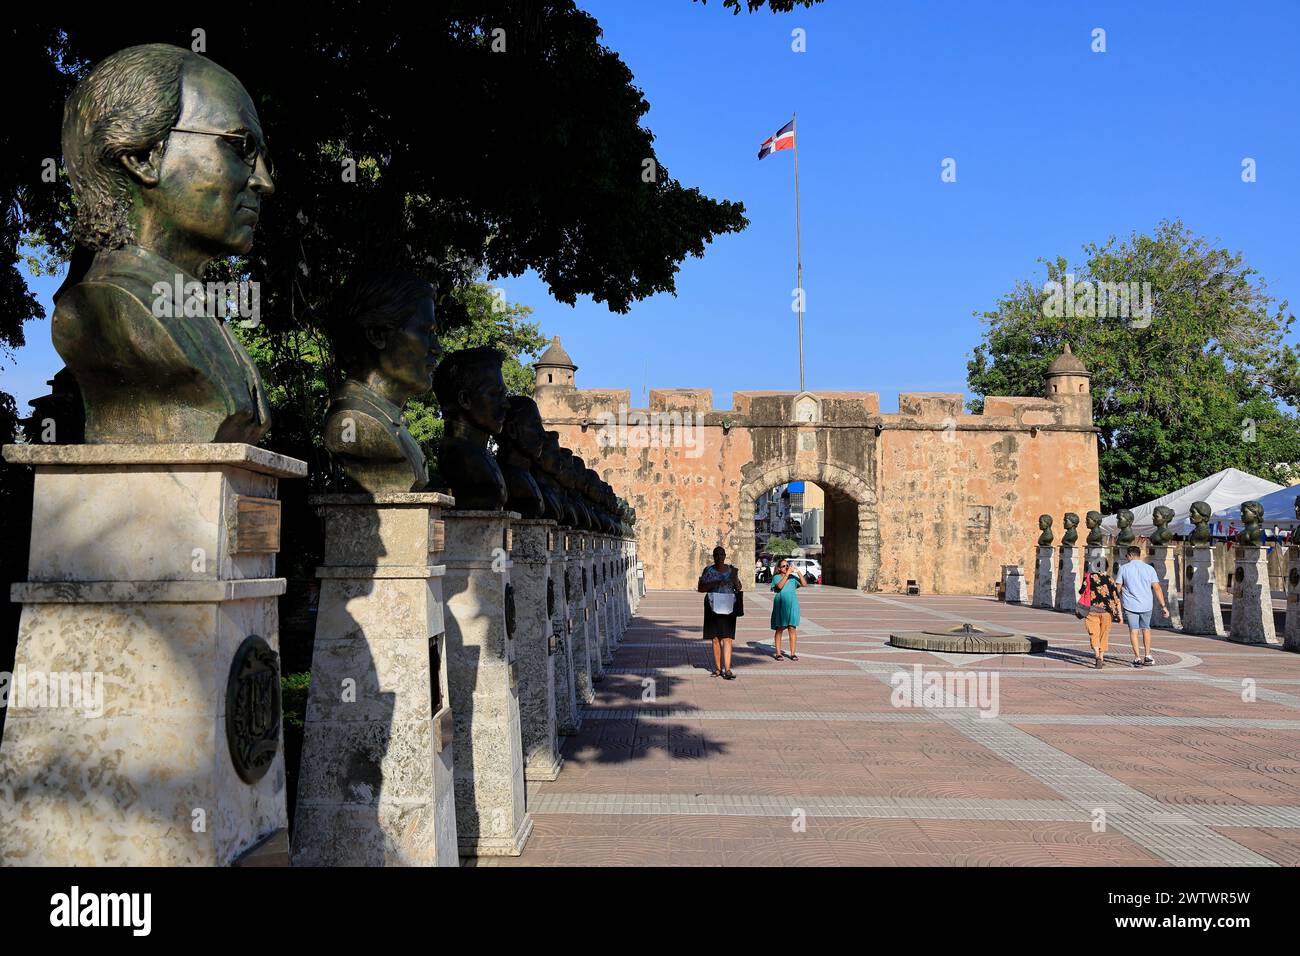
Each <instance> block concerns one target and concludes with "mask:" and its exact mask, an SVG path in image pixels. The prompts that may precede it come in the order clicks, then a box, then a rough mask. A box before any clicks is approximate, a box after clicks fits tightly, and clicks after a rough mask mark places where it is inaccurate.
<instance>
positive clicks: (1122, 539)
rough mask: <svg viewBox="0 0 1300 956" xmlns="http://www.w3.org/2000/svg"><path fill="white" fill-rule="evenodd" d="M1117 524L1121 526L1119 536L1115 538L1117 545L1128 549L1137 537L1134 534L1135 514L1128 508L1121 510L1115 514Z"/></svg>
mask: <svg viewBox="0 0 1300 956" xmlns="http://www.w3.org/2000/svg"><path fill="white" fill-rule="evenodd" d="M1115 523H1116V524H1118V525H1119V534H1118V535H1117V536H1116V538H1115V543H1116V544H1118V545H1119V546H1120V547H1121V548H1127V547H1128V546H1129V545H1130V544H1132V543H1133V541H1134V540H1135V539H1136V537H1137V536H1136V535H1135V534H1133V512H1131V511H1129V510H1128V509H1127V508H1120V509H1119V511H1117V512H1115Z"/></svg>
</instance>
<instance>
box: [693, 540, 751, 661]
mask: <svg viewBox="0 0 1300 956" xmlns="http://www.w3.org/2000/svg"><path fill="white" fill-rule="evenodd" d="M697 590H699V591H702V592H703V593H704V594H705V598H704V639H705V640H706V641H708V640H711V641H713V676H714V677H718V676H719V675H721V676H722V678H723V679H724V680H735V679H736V675H735V674H733V673H731V643H732V641H734V640H735V639H736V611H735V600H736V595H737V594H739V593H740V592H741V591H742V590H744V588H742V587H741V585H740V574H739V573H738V572H737V571H736V569H735V567H733V566H732V565H730V564H727V551H726V549H725V548H720V547H719V548H714V549H713V563H712V564H710V565H709V566H708V567H707V568H705V569H704V573H703V574H701V575H700V583H699V585H698V587H697ZM715 594H716V595H719V596H718V598H716V599H715V598H714V597H713V595H715ZM715 601H716V603H717V604H718V605H719V606H720V607H723V608H729V611H728V612H727V613H724V614H717V613H715V612H714V610H713V605H714V603H715Z"/></svg>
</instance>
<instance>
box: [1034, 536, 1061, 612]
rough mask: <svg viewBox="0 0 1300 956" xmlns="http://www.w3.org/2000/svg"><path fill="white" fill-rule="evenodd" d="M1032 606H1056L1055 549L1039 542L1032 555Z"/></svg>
mask: <svg viewBox="0 0 1300 956" xmlns="http://www.w3.org/2000/svg"><path fill="white" fill-rule="evenodd" d="M1031 603H1032V604H1033V606H1034V607H1045V608H1054V607H1056V549H1055V548H1054V547H1052V546H1051V545H1050V544H1040V545H1039V546H1038V550H1037V551H1036V552H1035V555H1034V598H1033V601H1032V602H1031Z"/></svg>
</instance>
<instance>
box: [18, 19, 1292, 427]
mask: <svg viewBox="0 0 1300 956" xmlns="http://www.w3.org/2000/svg"><path fill="white" fill-rule="evenodd" d="M579 5H580V6H581V7H583V8H584V9H586V10H588V11H589V12H590V13H592V14H593V15H594V16H595V17H596V18H597V19H598V20H599V21H600V23H601V24H602V26H603V27H604V30H605V42H606V44H607V45H608V46H609V47H611V48H612V49H614V50H616V51H618V52H619V53H620V54H621V55H622V57H623V59H624V61H625V62H626V63H627V64H628V65H629V66H630V68H631V69H632V72H633V74H634V75H635V77H636V81H637V84H638V85H639V86H640V87H641V88H642V89H643V90H644V92H645V95H646V98H647V100H648V101H649V103H650V105H651V109H650V112H649V114H648V115H647V117H646V120H645V123H646V125H647V126H648V127H649V128H650V129H651V130H653V131H654V133H655V136H656V149H657V152H658V155H659V159H660V161H661V162H662V163H663V164H664V165H665V166H666V167H667V168H668V170H669V171H670V173H671V175H673V176H674V177H675V178H677V179H678V180H680V181H681V182H682V183H684V184H686V185H687V186H698V187H699V188H700V189H702V190H703V191H704V192H705V193H706V194H707V195H711V196H714V197H718V198H727V199H733V200H739V201H742V202H743V203H744V204H745V207H746V211H747V215H748V216H749V218H750V220H751V224H750V226H749V228H748V229H747V230H745V231H744V232H743V233H740V234H739V235H735V236H725V237H722V238H721V239H719V240H718V241H716V242H714V243H713V244H712V245H710V246H708V247H706V253H705V256H704V258H703V259H688V260H687V261H686V262H685V263H684V265H683V267H682V270H681V272H680V274H679V276H678V280H677V285H678V290H677V296H676V297H673V296H670V295H660V296H656V297H654V298H652V299H649V300H646V301H643V302H640V303H637V304H636V305H634V306H633V308H632V311H631V312H630V313H629V314H627V315H616V314H613V313H610V312H609V311H608V310H607V309H606V308H605V307H604V306H603V305H596V304H594V303H592V302H590V301H579V303H578V306H577V307H576V308H570V307H569V306H566V305H562V304H560V303H557V302H555V301H554V300H553V299H551V297H550V296H549V295H548V294H547V292H546V289H545V287H544V285H543V284H542V283H541V282H540V281H539V280H538V279H537V277H536V276H535V275H524V276H520V277H516V278H511V279H507V280H503V281H501V282H499V283H498V285H499V286H500V287H501V288H503V289H504V290H505V292H506V295H507V297H508V298H509V299H511V300H512V301H518V302H522V303H524V304H526V305H529V306H531V307H532V308H533V309H534V310H535V311H534V317H535V318H536V319H537V320H539V321H540V323H541V326H542V330H543V331H544V332H546V333H547V334H548V335H551V334H557V333H558V334H559V335H560V336H561V337H562V339H563V341H564V343H565V346H566V348H567V349H568V350H569V352H570V354H571V355H572V356H573V358H574V361H575V362H577V363H578V365H579V370H578V384H579V385H580V386H584V387H604V388H629V389H631V390H632V395H633V399H634V403H636V404H639V403H640V402H641V401H642V400H643V397H644V389H645V387H646V386H647V385H648V386H649V387H650V388H666V387H711V388H713V390H714V402H715V405H717V406H718V407H723V408H725V407H728V406H729V404H730V397H731V394H730V393H731V392H732V391H733V390H742V389H796V388H798V351H797V340H796V329H795V314H794V313H793V312H792V311H791V308H790V294H791V289H792V288H793V287H794V285H795V261H794V258H795V257H794V252H795V249H794V190H793V177H794V173H793V168H792V155H791V153H789V152H782V153H778V154H776V155H773V156H770V157H768V158H767V159H765V160H763V161H762V162H759V161H758V160H757V159H756V158H755V154H756V153H757V151H758V145H759V143H760V142H761V141H762V140H763V139H764V138H765V137H767V136H768V135H770V134H771V133H773V132H775V131H776V130H777V129H778V128H779V127H780V126H781V125H782V124H784V123H785V122H787V121H788V120H789V118H790V115H791V113H792V112H794V111H797V112H798V127H799V174H800V194H801V201H802V225H803V261H804V285H805V288H806V289H807V296H808V301H807V313H806V326H805V348H806V353H807V358H806V370H807V382H808V387H809V388H810V389H815V390H816V389H820V390H861V391H878V392H880V393H881V407H882V410H885V411H890V410H894V409H896V407H897V393H898V392H899V391H963V390H964V388H965V377H966V369H965V363H966V360H967V358H968V356H969V353H970V351H971V349H972V348H973V347H974V346H975V344H976V343H977V342H978V341H979V338H980V332H981V325H980V323H979V321H978V320H977V319H975V318H974V317H973V316H972V315H971V313H972V312H973V311H974V310H977V309H985V308H989V307H991V306H992V304H993V303H994V302H995V301H996V299H997V297H998V296H999V295H1000V294H1002V293H1003V292H1005V291H1008V290H1009V289H1010V288H1011V286H1012V284H1013V283H1014V282H1015V281H1016V280H1017V279H1018V278H1022V277H1025V278H1033V279H1035V280H1036V281H1038V282H1041V281H1042V279H1043V274H1042V269H1041V266H1039V265H1038V263H1037V259H1038V258H1039V257H1043V256H1056V255H1065V256H1067V257H1069V258H1070V260H1071V261H1072V262H1074V261H1078V259H1079V258H1080V248H1081V246H1082V245H1083V244H1084V243H1086V242H1090V241H1102V240H1104V239H1105V238H1106V237H1108V236H1109V235H1112V234H1117V235H1121V236H1126V235H1128V233H1129V232H1131V231H1133V230H1142V231H1147V230H1150V229H1151V228H1152V227H1153V226H1154V225H1155V224H1156V223H1157V222H1158V221H1159V220H1160V219H1162V218H1175V217H1182V218H1183V220H1184V221H1185V222H1186V224H1187V225H1188V226H1189V227H1190V228H1191V229H1192V230H1193V231H1194V232H1196V233H1199V234H1201V235H1204V236H1206V237H1208V238H1210V239H1211V240H1219V241H1221V242H1222V243H1223V244H1224V245H1226V246H1227V247H1229V248H1230V249H1233V250H1236V251H1241V252H1242V253H1244V255H1245V257H1246V261H1247V262H1248V263H1250V264H1251V265H1252V266H1254V267H1255V268H1257V269H1258V270H1259V271H1260V272H1261V273H1262V275H1263V276H1264V277H1265V279H1266V280H1267V281H1268V284H1269V287H1270V290H1271V291H1272V293H1273V294H1274V295H1276V296H1277V297H1279V298H1283V299H1289V300H1290V301H1291V302H1292V303H1293V308H1292V310H1293V311H1294V309H1295V305H1294V304H1300V229H1298V228H1297V227H1298V226H1300V175H1298V174H1300V95H1298V94H1300V84H1297V82H1296V80H1295V76H1294V64H1295V59H1296V50H1297V49H1300V3H1296V2H1294V0H1286V2H1275V3H1251V4H1245V5H1242V4H1226V3H1219V4H1210V3H1197V2H1190V3H1173V2H1147V3H1141V4H1136V3H1132V2H1129V3H1081V2H1080V3H1043V2H1037V3H1029V2H1026V3H1012V2H999V3H996V4H993V3H983V4H968V3H959V2H926V3H920V2H903V3H893V4H885V3H875V2H867V0H827V2H826V3H824V4H823V5H822V6H821V7H820V8H817V9H814V10H811V11H799V12H795V13H793V14H788V15H782V16H774V15H772V14H769V13H758V14H753V15H748V16H739V17H733V16H731V15H730V14H729V13H728V12H726V11H725V10H723V9H722V7H721V6H720V3H718V0H714V2H713V3H711V4H710V5H709V6H708V7H701V6H699V5H698V4H695V3H691V2H687V0H655V2H654V3H629V2H627V0H579ZM796 27H800V28H803V29H804V30H805V31H806V44H807V52H804V53H796V52H793V51H792V50H791V42H792V40H791V30H793V29H794V28H796ZM1097 27H1101V28H1103V29H1104V30H1105V31H1106V47H1107V50H1106V52H1105V53H1093V52H1092V51H1091V49H1090V47H1091V44H1092V31H1093V29H1094V28H1097ZM947 157H951V158H953V159H955V160H956V162H957V181H956V182H955V183H944V182H941V180H940V172H941V163H942V161H943V160H944V159H945V158H947ZM1245 157H1251V158H1254V159H1255V160H1256V162H1257V170H1258V181H1257V182H1255V183H1251V184H1246V183H1243V182H1242V181H1241V162H1242V159H1243V158H1245ZM56 286H57V280H36V281H34V282H33V288H34V289H35V290H36V291H37V294H38V295H40V296H41V297H42V299H43V301H44V302H45V303H46V305H47V308H48V306H49V294H50V293H51V292H52V291H53V289H54V288H55V287H56ZM27 337H28V340H29V344H28V346H27V347H26V348H24V349H22V350H20V352H19V353H18V355H17V362H18V364H17V367H16V368H15V367H14V365H13V363H5V365H4V368H3V369H0V389H4V390H6V391H10V392H12V393H14V394H15V395H16V396H17V397H18V400H19V407H20V409H23V410H25V406H24V404H23V403H24V402H25V401H26V399H28V398H31V397H33V396H35V395H39V394H43V391H44V389H43V383H44V381H45V380H46V379H47V378H49V377H50V376H51V375H52V374H53V373H54V372H55V371H56V370H57V369H58V367H59V364H60V363H59V362H58V357H57V356H56V355H55V354H54V352H53V350H52V348H51V347H50V345H49V328H48V322H44V321H43V322H35V323H30V324H29V325H28V327H27Z"/></svg>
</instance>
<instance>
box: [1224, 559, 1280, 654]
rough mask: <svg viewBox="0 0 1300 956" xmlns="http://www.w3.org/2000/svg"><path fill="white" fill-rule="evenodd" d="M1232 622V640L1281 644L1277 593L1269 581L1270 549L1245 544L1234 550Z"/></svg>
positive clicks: (1230, 636) (1230, 633)
mask: <svg viewBox="0 0 1300 956" xmlns="http://www.w3.org/2000/svg"><path fill="white" fill-rule="evenodd" d="M1234 550H1235V552H1236V555H1237V567H1236V569H1235V570H1234V571H1233V573H1232V622H1231V624H1230V626H1229V630H1228V640H1230V641H1233V642H1234V643H1237V644H1281V643H1282V639H1281V638H1279V637H1278V636H1277V628H1276V626H1275V625H1274V624H1273V592H1272V590H1271V589H1270V588H1269V583H1268V549H1267V548H1260V547H1252V546H1249V545H1241V546H1238V547H1237V548H1235V549H1234Z"/></svg>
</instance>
